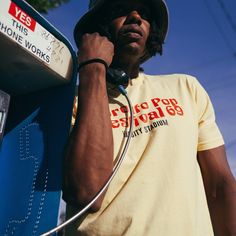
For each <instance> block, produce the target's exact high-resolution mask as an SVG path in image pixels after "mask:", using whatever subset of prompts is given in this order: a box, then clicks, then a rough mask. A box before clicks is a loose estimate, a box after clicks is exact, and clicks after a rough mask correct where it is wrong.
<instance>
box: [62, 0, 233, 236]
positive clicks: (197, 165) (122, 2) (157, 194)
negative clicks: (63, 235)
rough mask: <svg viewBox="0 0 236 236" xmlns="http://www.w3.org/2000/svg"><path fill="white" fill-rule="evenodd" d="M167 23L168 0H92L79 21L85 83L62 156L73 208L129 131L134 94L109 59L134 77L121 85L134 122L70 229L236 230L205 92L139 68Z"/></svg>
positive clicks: (157, 47)
mask: <svg viewBox="0 0 236 236" xmlns="http://www.w3.org/2000/svg"><path fill="white" fill-rule="evenodd" d="M167 28H168V11H167V7H166V4H165V2H164V1H161V0H115V1H111V0H97V1H91V4H90V11H89V12H88V13H87V14H85V15H84V16H83V17H82V18H81V19H80V21H79V22H78V24H77V26H76V28H75V40H76V42H77V45H78V48H79V53H78V63H79V76H80V85H79V91H78V115H77V117H76V122H75V126H74V128H73V131H72V134H71V137H70V140H69V143H68V148H67V153H66V158H65V184H64V186H65V187H64V199H65V200H66V201H67V203H68V214H69V215H70V214H71V215H73V214H74V213H76V211H78V210H79V209H81V208H83V207H84V206H85V205H86V204H87V203H88V202H89V201H90V200H91V199H92V198H93V197H94V196H95V195H96V193H97V192H98V191H99V190H100V189H101V188H102V187H103V185H104V184H105V183H106V181H107V179H108V178H109V176H110V175H111V173H112V169H113V166H114V162H115V161H116V160H117V158H118V157H119V155H120V153H121V151H122V148H123V146H124V143H125V141H126V139H127V136H128V129H129V125H130V117H129V116H130V114H129V113H128V111H127V103H126V100H125V98H124V97H123V96H122V95H121V94H120V92H119V90H117V88H116V86H115V85H113V84H112V83H107V82H106V72H107V71H106V69H107V67H112V68H121V69H122V70H124V71H125V72H126V73H127V74H128V75H129V77H130V79H129V81H128V83H124V84H123V85H124V86H125V88H126V90H127V93H128V96H129V97H130V100H131V101H132V103H133V108H132V110H133V112H134V131H133V133H132V140H131V144H130V147H129V149H128V153H127V155H126V157H125V160H124V162H123V163H122V165H121V167H120V169H119V170H118V172H117V175H116V176H115V178H114V179H113V180H112V182H111V184H110V185H109V187H108V189H107V191H106V193H104V194H103V195H102V196H101V197H100V198H99V199H98V200H97V201H96V203H95V204H94V205H93V206H92V207H91V208H90V210H89V212H87V213H86V214H85V215H84V216H83V217H82V218H81V219H80V220H79V221H77V222H75V223H74V224H73V225H71V226H70V227H69V228H68V232H67V235H70V236H72V235H102V236H111V235H117V236H119V235H128V236H130V235H131V236H133V235H135V236H136V235H138V236H139V235H145V236H156V235H158V236H173V235H174V236H185V235H186V236H189V235H191V236H192V235H196V236H210V235H219V236H227V235H236V184H235V180H234V177H233V175H232V173H231V171H230V168H229V166H228V163H227V159H226V155H225V149H224V142H223V139H222V136H221V134H220V132H219V130H218V128H217V125H216V123H215V117H214V111H213V108H212V105H211V102H210V100H209V97H208V95H207V94H206V92H205V90H204V89H203V88H202V87H201V85H200V84H199V83H198V82H197V80H196V79H195V78H193V77H191V76H188V75H179V74H175V75H165V76H149V75H146V74H144V73H142V72H140V64H142V63H143V62H144V61H146V60H147V59H148V58H150V57H151V56H153V55H155V53H157V52H158V53H160V54H161V53H162V44H163V42H164V39H165V36H166V33H167ZM106 36H107V37H106ZM108 38H109V39H108ZM207 204H208V205H207ZM208 209H209V210H208ZM209 213H210V214H209ZM212 226H213V227H212ZM213 232H214V233H213Z"/></svg>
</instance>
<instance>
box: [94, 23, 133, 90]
mask: <svg viewBox="0 0 236 236" xmlns="http://www.w3.org/2000/svg"><path fill="white" fill-rule="evenodd" d="M97 31H98V32H99V34H100V35H102V36H106V37H107V38H108V39H109V40H110V41H111V42H113V41H112V34H111V33H110V32H109V29H108V27H106V26H104V25H99V26H98V27H97ZM106 79H107V81H108V82H109V83H112V84H114V85H117V86H118V85H122V84H128V81H129V76H128V75H127V74H126V73H125V72H124V71H123V70H122V69H120V68H111V67H110V68H109V69H108V70H107V76H106Z"/></svg>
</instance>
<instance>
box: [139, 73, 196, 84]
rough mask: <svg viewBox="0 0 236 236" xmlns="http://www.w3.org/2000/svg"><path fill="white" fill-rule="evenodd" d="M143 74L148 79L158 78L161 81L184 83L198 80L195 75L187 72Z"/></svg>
mask: <svg viewBox="0 0 236 236" xmlns="http://www.w3.org/2000/svg"><path fill="white" fill-rule="evenodd" d="M144 76H145V77H146V78H147V79H150V80H152V81H155V80H159V81H162V82H167V83H170V82H174V83H175V82H180V81H181V82H186V83H191V84H192V83H198V80H197V78H196V77H194V76H192V75H189V74H177V73H176V74H160V75H150V74H144Z"/></svg>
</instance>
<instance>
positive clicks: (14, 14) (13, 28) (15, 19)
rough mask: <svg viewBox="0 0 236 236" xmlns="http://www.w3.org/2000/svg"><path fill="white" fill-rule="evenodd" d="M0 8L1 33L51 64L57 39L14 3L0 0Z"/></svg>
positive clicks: (8, 0)
mask: <svg viewBox="0 0 236 236" xmlns="http://www.w3.org/2000/svg"><path fill="white" fill-rule="evenodd" d="M0 6H1V7H0V32H1V33H3V34H4V35H6V36H7V37H8V38H10V39H11V40H13V41H15V42H16V43H17V44H19V45H20V46H22V47H23V48H25V49H26V50H28V51H29V52H30V53H32V54H33V55H35V56H36V57H37V58H39V59H40V60H41V61H43V62H45V63H47V64H50V61H51V57H52V52H53V47H52V45H53V43H54V42H55V40H56V39H55V37H54V36H53V35H52V34H51V33H50V32H48V31H47V30H46V29H45V28H43V27H42V26H41V25H40V24H39V23H37V22H36V21H35V20H34V19H33V18H32V17H30V16H29V15H28V14H27V13H26V12H24V11H23V10H22V9H21V8H20V7H19V6H17V5H16V4H15V3H14V2H12V1H10V0H0ZM56 41H58V40H56Z"/></svg>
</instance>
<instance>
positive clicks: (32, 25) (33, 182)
mask: <svg viewBox="0 0 236 236" xmlns="http://www.w3.org/2000/svg"><path fill="white" fill-rule="evenodd" d="M0 52H1V54H0V56H1V61H0V128H1V129H0V131H2V132H1V133H0V137H1V138H2V141H1V146H0V186H1V189H0V194H1V200H0V209H1V211H0V222H1V224H0V235H6V236H7V235H16V236H18V235H19V236H22V235H24V236H33V235H40V234H41V233H43V232H46V231H47V230H49V229H51V228H53V227H55V225H57V220H58V213H59V202H60V198H61V169H62V158H63V152H64V147H65V144H66V140H67V138H68V135H69V131H70V123H71V114H72V108H73V100H74V93H75V86H76V79H77V63H76V55H75V52H74V50H73V48H72V46H71V45H70V43H69V42H68V40H67V39H66V38H65V37H64V36H63V35H62V34H61V33H60V32H58V31H57V30H56V29H55V28H54V27H53V26H52V25H51V24H50V23H49V22H47V21H46V20H45V19H44V18H43V17H42V16H41V15H40V14H39V13H37V11H35V10H34V9H33V8H32V7H30V6H29V5H28V4H27V3H26V2H24V1H22V0H0ZM4 128H5V131H4ZM3 131H4V133H3Z"/></svg>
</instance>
